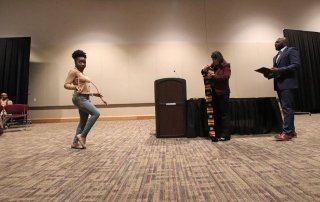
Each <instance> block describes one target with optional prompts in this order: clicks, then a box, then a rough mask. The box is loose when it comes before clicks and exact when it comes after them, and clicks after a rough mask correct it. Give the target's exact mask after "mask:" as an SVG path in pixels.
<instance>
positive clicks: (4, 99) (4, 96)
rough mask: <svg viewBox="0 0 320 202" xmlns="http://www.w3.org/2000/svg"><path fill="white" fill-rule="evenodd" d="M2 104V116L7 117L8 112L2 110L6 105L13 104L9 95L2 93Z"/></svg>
mask: <svg viewBox="0 0 320 202" xmlns="http://www.w3.org/2000/svg"><path fill="white" fill-rule="evenodd" d="M0 102H1V109H0V116H1V117H2V116H3V115H6V112H5V111H4V109H2V107H4V106H6V105H12V104H13V102H12V101H11V100H9V98H8V94H7V93H1V101H0Z"/></svg>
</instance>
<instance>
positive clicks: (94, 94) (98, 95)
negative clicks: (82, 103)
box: [92, 93, 103, 97]
mask: <svg viewBox="0 0 320 202" xmlns="http://www.w3.org/2000/svg"><path fill="white" fill-rule="evenodd" d="M92 96H95V97H103V96H102V95H101V94H100V93H92Z"/></svg>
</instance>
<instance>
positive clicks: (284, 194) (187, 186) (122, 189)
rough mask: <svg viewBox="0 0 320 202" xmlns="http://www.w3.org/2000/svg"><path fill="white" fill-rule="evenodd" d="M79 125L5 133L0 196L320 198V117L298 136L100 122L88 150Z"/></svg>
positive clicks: (300, 123)
mask: <svg viewBox="0 0 320 202" xmlns="http://www.w3.org/2000/svg"><path fill="white" fill-rule="evenodd" d="M75 127H76V123H56V124H33V125H32V126H31V127H29V128H28V129H27V130H23V129H16V130H10V131H6V132H5V133H4V134H3V135H2V136H0V190H1V192H0V201H121V202H122V201H183V202H184V201H299V202H303V201H320V149H319V146H320V134H319V128H320V114H314V115H312V116H308V115H299V116H296V128H297V132H298V138H297V139H294V140H292V141H288V142H276V141H274V140H273V137H272V135H273V134H268V135H258V136H233V139H232V140H231V141H229V142H218V143H211V141H210V140H208V139H205V138H194V139H188V138H175V139H157V138H156V137H155V135H154V133H155V121H154V120H144V121H117V122H116V121H110V122H102V121H100V122H97V124H96V125H95V126H94V128H93V129H92V132H91V133H90V134H89V135H90V136H89V137H88V144H87V147H88V148H87V149H86V150H73V149H70V143H71V140H72V137H73V131H74V130H75Z"/></svg>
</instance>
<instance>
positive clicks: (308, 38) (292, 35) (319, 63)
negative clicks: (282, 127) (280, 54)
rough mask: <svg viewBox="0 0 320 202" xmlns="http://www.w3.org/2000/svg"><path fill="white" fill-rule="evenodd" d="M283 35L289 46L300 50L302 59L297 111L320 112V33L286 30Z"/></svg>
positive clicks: (297, 93)
mask: <svg viewBox="0 0 320 202" xmlns="http://www.w3.org/2000/svg"><path fill="white" fill-rule="evenodd" d="M283 35H284V36H285V37H287V38H288V40H289V46H294V47H296V48H298V49H299V52H300V57H301V68H300V69H299V70H298V81H299V89H298V90H297V92H296V111H302V112H320V33H318V32H308V31H300V30H289V29H285V30H283Z"/></svg>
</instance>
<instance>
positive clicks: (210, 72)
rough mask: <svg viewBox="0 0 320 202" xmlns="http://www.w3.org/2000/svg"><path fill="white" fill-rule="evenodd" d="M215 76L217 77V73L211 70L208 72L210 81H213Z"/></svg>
mask: <svg viewBox="0 0 320 202" xmlns="http://www.w3.org/2000/svg"><path fill="white" fill-rule="evenodd" d="M214 76H215V73H214V72H213V71H211V70H209V71H208V75H207V78H208V79H211V78H213V77H214Z"/></svg>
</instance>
